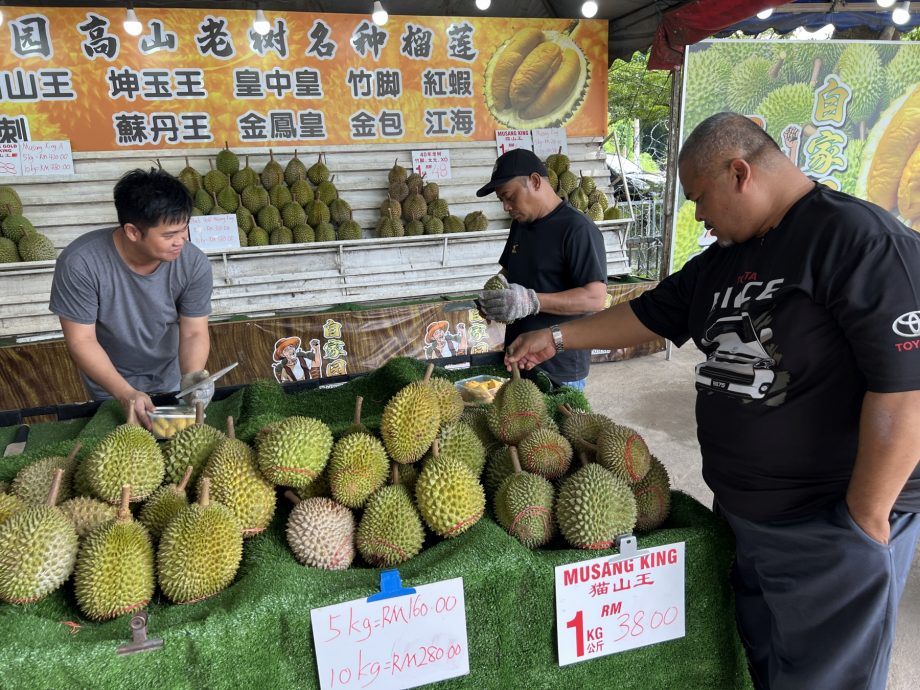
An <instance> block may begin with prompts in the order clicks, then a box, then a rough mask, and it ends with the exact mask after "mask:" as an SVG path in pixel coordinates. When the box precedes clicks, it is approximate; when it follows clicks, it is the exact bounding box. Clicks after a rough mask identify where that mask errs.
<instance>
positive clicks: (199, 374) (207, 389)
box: [179, 369, 214, 407]
mask: <svg viewBox="0 0 920 690" xmlns="http://www.w3.org/2000/svg"><path fill="white" fill-rule="evenodd" d="M209 376H210V374H209V373H208V370H207V369H202V370H201V371H191V372H189V373H188V374H182V381H181V382H180V383H179V390H180V391H184V390H185V389H186V388H188V387H189V386H193V385H194V384H196V383H198V382H199V381H203V380H204V379H206V378H208V377H209ZM213 397H214V382H213V381H208V382H207V383H206V384H205V385H203V386H199V387H198V388H196V389H195V390H193V391H192V392H191V393H189V394H188V395H186V396H185V397H184V398H180V399H181V400H182V402H183V403H185V404H186V405H188V406H189V407H195V405H196V404H197V403H202V404H203V405H204V406H205V407H207V406H208V403H209V402H211V398H213Z"/></svg>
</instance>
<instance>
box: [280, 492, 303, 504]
mask: <svg viewBox="0 0 920 690" xmlns="http://www.w3.org/2000/svg"><path fill="white" fill-rule="evenodd" d="M284 497H285V498H286V499H287V500H289V501H290V502H291V503H293V504H294V505H295V506H296V505H297V504H298V503H300V496H298V495H297V494H295V493H294V492H293V491H291V490H290V489H288V490H287V491H285V492H284Z"/></svg>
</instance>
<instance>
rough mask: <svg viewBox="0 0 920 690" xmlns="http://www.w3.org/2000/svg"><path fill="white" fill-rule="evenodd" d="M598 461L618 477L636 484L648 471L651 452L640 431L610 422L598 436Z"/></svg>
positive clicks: (628, 482)
mask: <svg viewBox="0 0 920 690" xmlns="http://www.w3.org/2000/svg"><path fill="white" fill-rule="evenodd" d="M597 462H598V464H599V465H601V466H602V467H604V468H606V469H608V470H610V471H611V472H612V473H613V475H614V476H615V477H617V478H618V479H620V480H622V481H624V482H626V483H627V484H635V483H636V482H638V481H639V480H640V479H642V478H643V477H644V476H645V474H646V473H647V472H648V470H649V467H650V466H651V454H650V453H649V450H648V446H647V445H646V444H645V439H643V438H642V436H641V435H640V434H639V432H638V431H636V430H635V429H630V428H629V427H628V426H621V425H619V424H608V425H607V426H605V427H604V429H603V430H602V431H601V433H600V435H599V436H598V438H597Z"/></svg>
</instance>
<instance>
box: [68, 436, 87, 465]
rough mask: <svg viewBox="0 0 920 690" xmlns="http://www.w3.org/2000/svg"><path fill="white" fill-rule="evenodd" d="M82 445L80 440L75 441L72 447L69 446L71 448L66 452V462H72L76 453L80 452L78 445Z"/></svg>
mask: <svg viewBox="0 0 920 690" xmlns="http://www.w3.org/2000/svg"><path fill="white" fill-rule="evenodd" d="M82 445H83V444H82V443H81V442H80V441H77V442H76V443H74V444H73V448H71V449H70V452H69V453H68V454H67V461H68V462H73V459H74V458H75V457H77V453H79V452H80V447H81V446H82Z"/></svg>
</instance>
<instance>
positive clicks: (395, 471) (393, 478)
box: [390, 462, 399, 486]
mask: <svg viewBox="0 0 920 690" xmlns="http://www.w3.org/2000/svg"><path fill="white" fill-rule="evenodd" d="M390 484H392V485H393V486H399V463H398V462H394V463H393V466H392V467H391V468H390Z"/></svg>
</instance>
